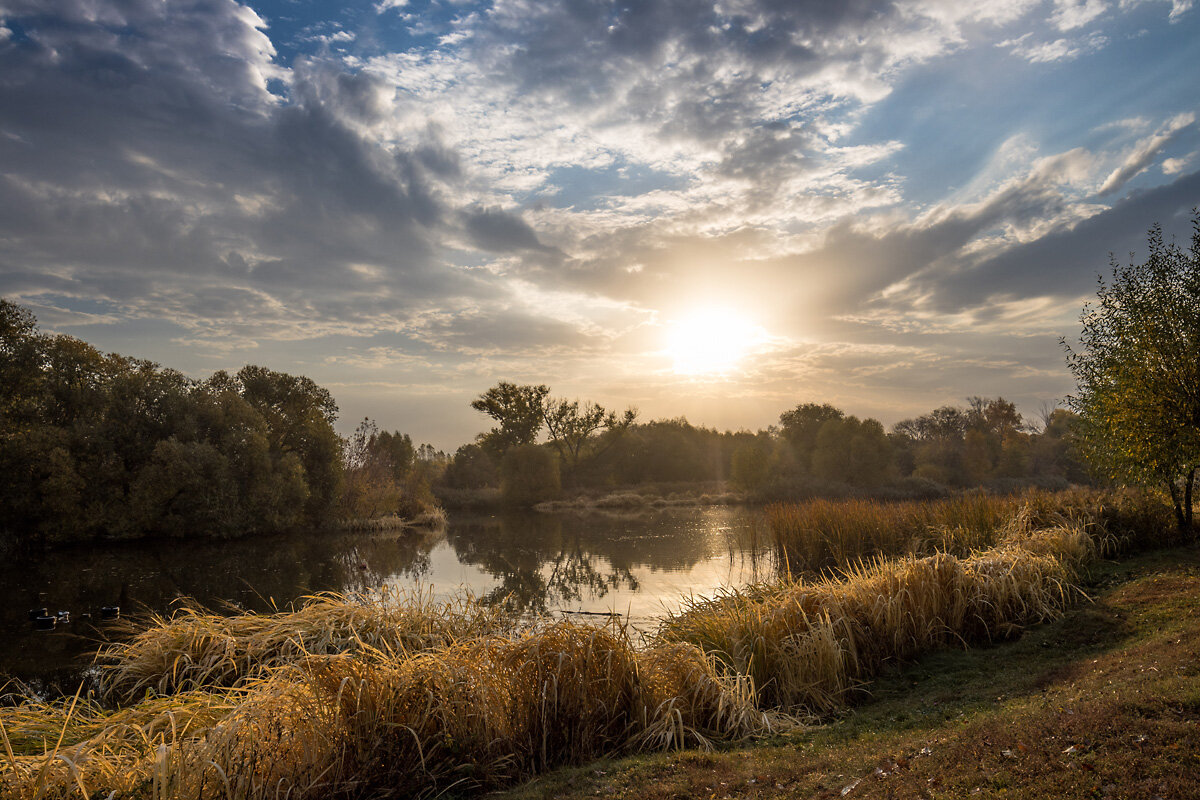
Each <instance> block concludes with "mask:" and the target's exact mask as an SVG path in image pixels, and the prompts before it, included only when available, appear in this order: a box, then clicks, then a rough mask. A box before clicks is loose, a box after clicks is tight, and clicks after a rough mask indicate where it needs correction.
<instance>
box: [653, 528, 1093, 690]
mask: <svg viewBox="0 0 1200 800" xmlns="http://www.w3.org/2000/svg"><path fill="white" fill-rule="evenodd" d="M1095 552H1096V545H1095V543H1094V542H1093V540H1092V537H1091V536H1090V535H1088V533H1087V532H1086V531H1084V530H1082V529H1081V528H1059V529H1054V530H1049V531H1043V532H1039V533H1036V534H1035V533H1027V534H1025V536H1024V540H1023V541H1021V542H1005V543H1003V544H1002V545H1000V546H998V547H996V548H992V549H988V550H984V551H980V552H977V553H976V554H974V555H972V556H970V557H967V558H959V557H957V556H954V555H951V554H948V553H938V554H936V555H933V556H926V557H916V556H906V557H903V558H900V559H897V560H885V559H882V558H877V559H874V560H871V561H869V562H863V563H860V564H858V565H856V566H854V567H851V568H848V569H847V570H846V571H844V572H843V573H842V574H840V575H839V576H837V577H827V578H824V579H821V580H817V581H815V582H804V581H785V582H781V583H777V584H772V585H766V586H758V587H751V588H750V589H747V590H737V589H733V590H729V591H727V592H725V593H724V594H722V595H720V596H718V597H716V598H712V599H705V600H699V601H696V602H693V603H691V604H690V605H688V606H685V608H684V609H683V610H682V611H680V612H679V613H677V614H674V615H672V616H670V617H668V618H667V619H666V620H665V621H664V623H663V625H662V628H661V630H660V631H659V634H658V636H659V638H660V639H661V640H662V641H667V642H689V643H692V644H694V645H696V646H698V647H700V648H701V649H702V650H704V651H705V652H708V653H711V654H713V655H714V656H715V657H716V658H717V659H718V661H719V662H720V663H721V664H722V666H723V667H724V669H725V670H726V671H727V672H728V673H729V674H735V675H746V676H749V677H750V678H751V679H752V680H753V682H754V684H755V686H756V687H757V689H758V693H759V696H760V701H761V702H762V703H764V704H766V705H769V706H782V707H785V708H792V709H800V710H805V711H810V712H815V713H827V712H829V711H833V710H835V709H837V708H840V707H842V706H844V705H845V704H846V703H847V702H848V701H850V700H851V699H852V695H853V693H854V692H855V690H857V689H859V688H861V687H862V686H864V685H865V683H866V682H867V681H868V680H869V679H870V678H871V677H873V676H874V675H875V674H877V673H878V671H879V669H880V668H881V667H882V665H883V664H885V663H887V662H888V661H893V660H900V659H907V658H911V657H913V656H915V655H917V654H918V653H921V652H924V651H927V650H930V649H933V648H936V647H939V646H944V645H946V644H951V643H959V642H967V643H969V642H975V641H981V640H982V641H989V640H993V639H997V638H1004V637H1006V636H1009V635H1011V634H1012V633H1014V632H1016V631H1017V630H1019V629H1020V628H1021V626H1023V625H1028V624H1031V623H1036V622H1040V621H1043V620H1045V619H1048V618H1050V617H1053V616H1054V615H1056V614H1057V613H1059V611H1061V609H1062V608H1063V607H1064V606H1065V605H1066V604H1067V603H1069V602H1070V601H1071V600H1072V599H1073V598H1074V597H1075V596H1076V595H1077V593H1078V590H1077V589H1076V588H1075V586H1074V582H1073V581H1074V578H1075V566H1076V565H1077V564H1083V563H1086V561H1087V560H1089V559H1090V558H1091V557H1092V556H1093V555H1094V553H1095Z"/></svg>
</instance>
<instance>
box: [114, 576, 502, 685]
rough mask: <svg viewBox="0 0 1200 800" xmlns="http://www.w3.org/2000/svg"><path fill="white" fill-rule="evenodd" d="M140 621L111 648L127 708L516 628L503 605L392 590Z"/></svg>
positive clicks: (187, 610)
mask: <svg viewBox="0 0 1200 800" xmlns="http://www.w3.org/2000/svg"><path fill="white" fill-rule="evenodd" d="M134 624H138V625H139V628H140V630H137V632H136V633H133V635H132V636H130V638H128V639H127V640H125V641H121V642H118V643H115V644H112V645H109V646H108V647H106V648H104V649H103V650H101V652H100V654H99V656H98V663H99V664H100V665H101V667H102V670H101V681H100V683H101V688H102V694H104V695H106V696H108V697H111V698H113V699H116V700H118V701H127V700H129V699H132V698H136V697H140V696H142V695H144V694H145V693H146V692H147V691H153V692H154V693H156V694H159V695H166V694H171V693H174V692H180V691H186V690H189V689H198V688H205V687H213V686H234V685H236V684H238V683H239V682H241V681H244V680H246V679H247V678H252V677H255V676H258V675H262V674H265V673H268V672H270V671H272V670H274V669H276V668H278V667H280V666H283V665H285V664H289V663H292V662H294V661H296V660H298V659H303V658H307V657H309V656H312V655H319V654H335V653H355V652H358V653H372V652H379V653H382V654H383V656H385V657H390V658H402V657H405V656H407V655H410V654H412V653H418V652H422V651H425V650H430V649H433V648H437V647H444V646H446V645H448V644H451V643H453V642H456V641H459V640H462V639H470V638H475V637H479V636H483V635H487V634H493V633H499V632H502V631H504V630H507V629H508V628H509V627H511V625H512V624H513V621H512V620H511V619H510V618H509V617H508V616H507V615H505V614H504V613H503V611H502V610H501V609H499V608H496V607H492V606H488V605H484V604H481V603H478V602H476V601H475V600H474V599H472V598H470V597H465V598H461V599H457V600H450V601H439V600H435V599H434V598H433V596H432V594H430V593H428V592H422V591H418V592H415V593H410V592H404V591H401V590H396V589H389V588H384V589H382V590H380V591H379V592H378V593H377V594H375V595H374V596H371V597H354V596H350V595H341V594H332V593H330V594H320V595H314V596H311V597H307V598H304V599H303V600H302V601H301V603H300V605H299V607H298V608H296V609H294V610H292V611H285V612H278V613H274V614H237V615H234V616H225V615H221V614H214V613H211V612H209V611H207V610H205V609H202V608H199V607H196V606H193V605H184V606H182V607H180V608H178V609H176V611H175V613H174V614H172V615H170V616H167V617H163V616H159V615H154V616H151V617H150V618H149V619H148V620H144V621H142V622H141V623H134Z"/></svg>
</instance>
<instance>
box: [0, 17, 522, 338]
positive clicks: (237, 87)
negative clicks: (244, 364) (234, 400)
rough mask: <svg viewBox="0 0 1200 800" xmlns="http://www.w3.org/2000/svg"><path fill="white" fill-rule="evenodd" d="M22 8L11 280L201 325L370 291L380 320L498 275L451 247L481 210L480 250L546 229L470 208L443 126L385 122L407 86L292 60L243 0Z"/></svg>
mask: <svg viewBox="0 0 1200 800" xmlns="http://www.w3.org/2000/svg"><path fill="white" fill-rule="evenodd" d="M4 19H5V20H7V21H8V22H10V23H13V22H14V21H15V23H16V24H17V27H19V29H20V30H21V31H22V32H23V34H22V36H20V37H14V38H11V39H10V40H8V41H5V42H0V131H2V132H3V134H4V135H2V136H0V163H3V164H4V174H3V175H2V176H0V260H2V261H3V262H4V263H7V264H8V265H10V267H9V268H8V269H6V270H5V271H4V273H3V274H0V292H4V293H18V292H19V293H21V294H23V295H28V296H35V295H37V294H38V293H39V292H53V293H56V294H59V295H62V296H71V295H74V296H77V297H93V298H108V299H110V300H112V301H114V302H117V303H120V304H122V305H123V306H124V307H125V308H126V309H128V310H130V311H133V312H135V313H143V314H155V313H164V312H165V311H166V309H168V308H169V309H170V310H171V311H172V312H173V313H178V314H179V315H180V316H181V320H180V321H181V322H183V323H184V324H188V320H189V318H191V321H192V324H195V325H197V326H211V325H214V324H219V323H220V321H221V320H222V319H224V320H225V321H226V322H227V323H229V324H232V323H233V322H235V321H236V320H237V319H238V316H239V315H242V316H243V317H245V318H255V317H264V318H268V319H269V318H270V317H271V316H272V315H273V314H274V313H276V312H275V311H273V310H272V308H273V307H277V306H288V305H291V306H294V307H297V308H304V309H305V310H306V311H307V312H313V313H317V314H320V313H323V310H324V308H325V303H327V302H328V301H331V300H339V301H341V300H344V299H347V298H356V300H357V301H359V302H347V303H346V305H348V306H351V307H356V308H358V309H359V311H358V312H357V313H355V314H354V317H355V318H358V319H363V318H364V317H365V315H366V313H367V312H366V311H365V309H366V308H368V307H370V306H371V305H372V303H371V302H370V299H371V298H376V297H379V296H384V297H390V298H391V301H392V303H393V305H395V304H400V306H401V308H419V307H421V306H422V305H423V304H427V303H428V302H430V301H431V300H432V299H433V298H437V299H439V300H440V299H442V298H445V297H448V296H449V297H453V296H456V295H458V296H480V297H481V296H486V295H488V294H490V293H492V292H494V289H493V288H492V287H490V286H488V285H486V280H487V276H486V275H479V274H475V275H468V274H467V273H464V272H462V271H458V270H447V269H445V268H444V267H443V266H442V258H441V251H442V248H443V242H444V241H445V240H446V239H448V238H450V237H452V236H454V235H455V232H456V231H457V230H458V228H459V225H460V222H459V220H460V217H461V216H463V215H464V214H465V215H466V216H467V218H468V219H469V220H470V221H471V225H473V226H474V227H473V228H472V231H473V233H476V234H477V235H475V236H473V237H472V241H473V243H474V244H475V246H477V247H479V248H481V249H484V250H487V249H490V248H496V249H498V250H500V251H504V252H507V251H509V250H511V249H512V248H513V247H528V246H533V247H536V246H537V240H536V236H535V235H534V234H533V232H532V230H530V229H529V228H528V226H527V225H526V224H525V223H524V222H523V221H521V220H520V218H519V217H516V216H510V215H508V214H506V213H504V212H502V211H499V210H496V211H489V212H487V213H486V214H485V215H483V216H480V215H478V214H476V213H475V212H471V211H462V212H460V211H459V210H458V209H456V208H455V207H454V205H453V200H452V197H453V193H452V192H450V191H447V189H446V187H447V186H449V187H451V188H452V187H453V184H454V182H455V181H457V180H458V179H459V178H460V175H461V170H460V167H459V163H458V158H457V155H456V154H455V153H454V152H453V151H452V150H450V149H448V148H447V147H446V146H445V145H444V144H443V143H442V142H441V141H440V140H439V137H438V133H437V130H436V129H435V128H427V129H426V130H425V133H424V134H423V135H421V136H419V137H418V138H417V140H415V141H414V142H413V144H412V145H411V146H409V147H408V148H396V147H393V146H388V145H385V144H383V143H381V141H380V140H379V139H377V138H376V137H373V136H372V135H370V132H369V129H370V127H371V126H373V125H378V124H380V123H381V122H383V121H385V120H389V119H390V117H391V114H392V112H393V109H392V108H391V106H390V102H391V96H392V94H393V92H394V89H393V88H392V87H389V86H385V85H383V84H382V83H381V82H380V81H379V79H378V78H375V77H372V76H370V75H367V74H364V73H357V74H355V73H352V72H349V71H347V70H346V69H345V68H344V66H341V65H335V64H333V63H331V62H323V61H321V60H319V59H315V58H307V59H302V60H301V61H300V62H298V63H297V64H296V65H295V67H294V69H291V70H284V69H283V68H281V67H280V66H278V65H276V64H275V63H274V60H273V55H274V51H273V48H272V45H271V42H270V40H269V39H268V38H267V37H266V36H265V34H264V33H263V31H262V29H261V26H262V23H261V20H259V19H258V17H257V16H255V15H254V13H253V12H252V11H250V9H248V8H246V7H244V6H240V5H238V4H237V3H234V2H231V0H198V1H197V2H192V3H188V4H181V3H162V2H158V0H154V1H153V2H150V1H149V0H147V2H122V1H118V0H114V2H82V0H81V1H80V2H68V1H66V0H59V1H58V2H45V3H43V2H38V3H7V4H6V6H5V12H4ZM270 78H280V79H282V80H284V81H285V82H286V84H287V85H288V86H289V87H290V91H289V95H288V96H287V97H281V96H276V95H273V94H271V93H270V92H268V91H267V80H268V79H270ZM514 237H516V238H514ZM521 237H524V238H523V239H522V238H521ZM31 274H32V276H36V275H38V274H40V275H42V276H43V279H42V280H41V281H40V286H39V281H37V280H35V279H34V278H33V277H32V276H31ZM313 295H316V296H318V297H320V298H321V300H320V301H319V302H310V298H311V297H312V296H313ZM215 297H219V298H221V299H220V302H213V301H212V298H215ZM290 316H291V315H289V314H281V317H290ZM330 321H331V320H322V319H319V318H318V319H314V320H313V321H312V322H313V328H314V329H315V330H319V329H320V328H321V327H322V323H324V322H330ZM289 324H293V323H289Z"/></svg>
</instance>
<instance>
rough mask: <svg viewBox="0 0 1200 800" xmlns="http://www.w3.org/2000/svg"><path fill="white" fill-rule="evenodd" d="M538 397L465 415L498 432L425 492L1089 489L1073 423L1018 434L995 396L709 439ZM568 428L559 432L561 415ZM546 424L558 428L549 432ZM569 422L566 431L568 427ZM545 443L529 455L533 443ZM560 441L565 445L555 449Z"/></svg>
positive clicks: (669, 425)
mask: <svg viewBox="0 0 1200 800" xmlns="http://www.w3.org/2000/svg"><path fill="white" fill-rule="evenodd" d="M564 403H565V401H562V400H551V399H549V397H548V389H547V388H546V387H545V386H515V385H512V384H506V383H501V384H499V385H498V386H496V387H494V388H493V389H491V390H489V391H488V392H487V393H485V394H484V395H481V396H480V398H479V399H478V400H476V401H475V403H473V405H474V407H475V408H476V409H478V410H480V411H483V412H484V413H487V414H488V415H489V416H491V417H492V418H493V419H495V420H496V421H497V422H498V423H499V425H498V426H497V427H496V428H493V429H492V430H491V431H489V432H487V433H484V434H481V435H480V436H479V437H478V440H477V441H476V442H475V443H473V444H469V445H464V446H463V447H460V448H459V449H458V451H457V452H456V453H455V454H454V456H453V458H452V459H450V462H449V464H448V465H447V467H446V470H445V472H444V473H443V474H442V476H441V477H440V479H439V480H438V482H437V484H436V486H435V489H436V490H437V491H438V493H439V495H441V496H443V497H444V498H446V499H447V500H448V501H449V502H451V503H454V502H456V501H459V500H465V499H468V498H469V497H470V492H471V491H472V490H474V491H478V490H482V489H486V488H488V487H492V488H496V489H499V490H500V492H501V495H502V497H503V498H505V499H508V500H509V501H511V502H514V503H516V504H528V503H529V502H536V501H537V500H543V499H549V498H552V497H554V496H556V495H558V494H559V493H560V491H561V490H562V489H563V488H566V489H568V490H604V489H618V488H628V487H636V486H645V485H647V484H664V485H667V484H679V483H696V482H705V483H712V482H716V483H727V484H728V485H730V486H732V487H733V488H736V489H740V490H742V491H744V492H746V493H747V494H748V495H749V496H750V497H751V498H755V499H760V500H770V499H790V498H796V497H804V496H817V495H826V496H828V495H842V494H875V495H893V496H932V495H938V494H944V493H947V492H950V491H954V490H957V489H961V488H966V487H978V486H983V487H988V488H992V489H998V490H1007V489H1013V488H1018V487H1022V486H1041V487H1045V488H1054V487H1063V486H1067V485H1068V484H1078V483H1087V482H1089V476H1088V473H1087V470H1086V469H1085V467H1084V464H1083V462H1082V460H1081V459H1080V457H1079V456H1078V455H1077V453H1076V451H1075V448H1074V444H1073V436H1074V434H1073V430H1074V427H1075V422H1076V418H1075V416H1074V415H1073V414H1072V413H1071V412H1069V411H1066V410H1064V409H1053V410H1048V411H1047V412H1046V413H1045V414H1044V417H1043V419H1041V420H1040V421H1039V422H1040V424H1036V425H1035V424H1030V423H1029V422H1028V421H1027V420H1025V419H1024V418H1023V417H1022V415H1021V414H1020V413H1019V412H1018V411H1017V409H1016V406H1015V405H1013V404H1012V403H1010V402H1008V401H1007V400H1004V399H1003V398H995V399H986V398H979V397H972V398H969V399H968V401H967V404H966V406H964V407H954V406H945V407H942V408H938V409H936V410H934V411H931V412H929V413H928V414H925V415H922V416H920V417H917V418H915V419H910V420H904V421H903V422H900V423H898V424H896V425H895V426H893V428H892V430H891V432H888V431H886V430H885V429H884V427H883V425H882V424H881V423H880V422H878V421H877V420H874V419H862V420H860V419H859V418H857V417H854V416H849V415H847V414H845V413H844V412H843V411H842V410H840V409H838V408H835V407H833V406H831V405H827V404H817V403H805V404H801V405H798V406H797V407H795V408H793V409H791V410H789V411H785V412H784V413H783V414H781V415H780V418H779V425H778V426H772V427H771V428H769V429H767V430H763V431H758V432H749V431H738V432H731V431H725V432H720V431H716V430H713V429H710V428H704V427H697V426H694V425H692V424H690V423H688V422H687V420H685V419H682V418H680V419H668V420H655V421H652V422H647V423H638V422H636V421H635V417H636V414H635V413H634V412H632V411H627V412H626V413H625V415H624V416H623V417H617V416H616V415H615V414H613V413H611V412H607V411H605V410H604V409H603V408H602V407H600V406H597V405H595V404H592V403H584V404H582V406H581V405H580V404H579V403H578V401H574V402H573V404H571V405H572V407H574V408H576V410H578V409H579V408H583V409H590V410H591V411H592V413H591V415H590V417H588V419H590V420H592V422H591V424H584V423H582V422H579V421H580V420H583V419H584V415H583V414H582V413H576V414H574V415H572V414H570V413H567V414H565V415H564V414H563V413H562V411H561V409H562V408H563V407H564ZM564 416H565V417H566V420H567V423H568V424H565V425H564V424H563V417H564ZM556 418H557V422H555V420H556ZM573 422H575V423H577V424H574V425H573V424H571V423H573ZM543 431H544V432H545V435H546V437H547V439H548V441H546V442H545V443H542V444H538V443H537V442H538V439H539V437H540V436H541V434H542V432H543ZM568 443H574V444H573V445H572V446H571V447H567V446H566V445H567V444H568Z"/></svg>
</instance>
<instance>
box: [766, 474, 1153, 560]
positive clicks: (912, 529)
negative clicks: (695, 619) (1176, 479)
mask: <svg viewBox="0 0 1200 800" xmlns="http://www.w3.org/2000/svg"><path fill="white" fill-rule="evenodd" d="M1169 511H1170V509H1169V508H1168V507H1167V506H1166V505H1165V504H1164V503H1163V502H1162V500H1161V498H1158V497H1156V496H1155V495H1153V494H1151V493H1147V492H1140V491H1134V490H1118V491H1107V492H1105V491H1096V490H1084V489H1077V490H1072V491H1066V492H1057V493H1055V492H1045V491H1031V492H1027V493H1025V494H1022V495H1011V496H998V495H990V494H985V493H982V492H970V493H966V494H963V495H960V496H957V497H951V498H945V499H940V500H906V501H896V502H879V501H873V500H859V499H851V500H810V501H807V502H803V503H776V504H774V505H771V506H768V507H767V509H766V515H767V522H768V524H769V526H770V528H771V536H772V539H773V544H774V548H775V551H776V554H777V555H778V556H779V558H780V560H781V561H782V562H783V563H786V564H788V565H789V566H790V568H791V569H792V570H793V571H794V572H797V573H802V572H806V571H807V572H822V571H824V572H830V571H836V570H837V569H839V568H842V567H845V566H847V565H850V564H854V563H857V562H859V561H861V560H863V559H867V558H875V557H878V556H921V555H931V554H933V553H938V552H942V553H953V554H955V555H959V556H965V555H967V554H969V553H971V552H972V551H974V550H979V549H983V548H988V547H992V546H994V545H995V544H996V543H997V542H999V541H1001V540H1002V539H1004V538H1005V537H1006V536H1008V535H1009V534H1010V533H1011V532H1012V531H1013V530H1014V527H1013V526H1014V525H1016V526H1017V527H1021V526H1025V527H1030V526H1032V527H1034V528H1041V527H1048V526H1052V525H1057V524H1059V523H1062V522H1069V523H1073V524H1081V525H1084V526H1088V525H1093V526H1099V527H1101V528H1103V529H1104V530H1105V532H1106V533H1107V534H1108V535H1112V536H1114V537H1115V538H1117V539H1120V540H1122V541H1124V542H1126V543H1127V545H1129V546H1134V545H1140V546H1144V545H1146V544H1153V543H1159V544H1165V543H1167V541H1168V540H1169V539H1170V537H1171V532H1172V531H1173V524H1172V521H1171V519H1170V517H1169ZM1135 540H1136V541H1135Z"/></svg>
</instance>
